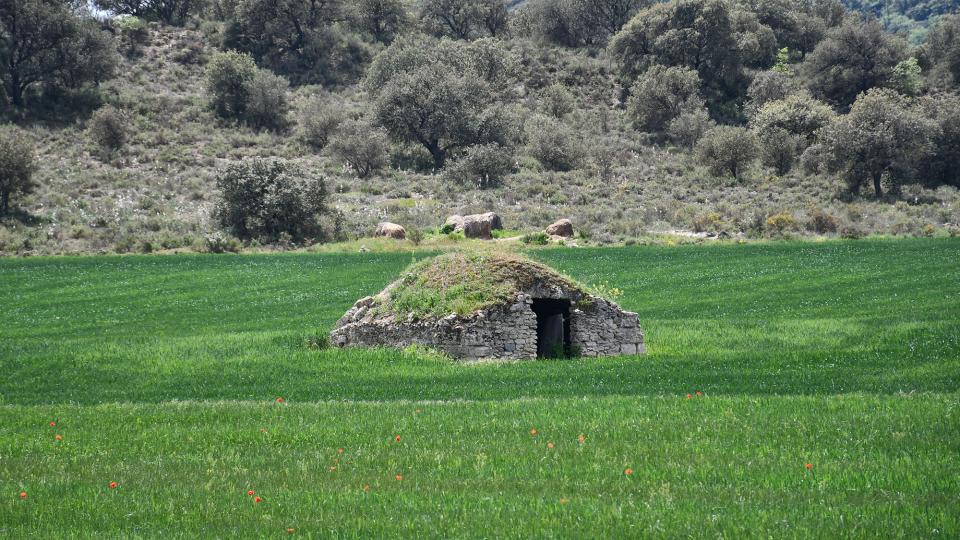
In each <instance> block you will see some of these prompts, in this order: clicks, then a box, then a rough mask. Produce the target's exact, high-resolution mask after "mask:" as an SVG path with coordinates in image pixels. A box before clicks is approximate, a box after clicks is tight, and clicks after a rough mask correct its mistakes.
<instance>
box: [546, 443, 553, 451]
mask: <svg viewBox="0 0 960 540" xmlns="http://www.w3.org/2000/svg"><path fill="white" fill-rule="evenodd" d="M547 448H549V449H551V450H553V443H552V442H548V443H547Z"/></svg>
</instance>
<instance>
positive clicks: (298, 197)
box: [215, 159, 327, 242]
mask: <svg viewBox="0 0 960 540" xmlns="http://www.w3.org/2000/svg"><path fill="white" fill-rule="evenodd" d="M217 187H218V188H219V189H220V192H221V199H220V201H219V203H218V204H217V207H216V210H215V215H216V217H217V219H218V220H219V221H220V224H221V225H223V227H225V228H226V229H227V230H228V231H229V232H231V233H232V234H234V235H235V236H237V237H238V238H241V239H253V238H259V239H263V240H265V241H271V242H273V241H277V240H279V239H280V238H281V236H283V235H284V234H287V235H289V238H291V239H293V240H301V239H322V238H323V231H322V230H321V227H320V221H319V219H320V217H321V215H322V214H324V213H326V212H327V208H326V199H327V192H326V183H325V181H324V179H323V178H318V177H310V176H307V175H306V174H304V172H303V171H302V170H300V169H299V168H297V167H296V166H294V165H292V164H290V163H287V162H285V161H282V160H269V161H268V160H262V159H252V160H244V161H242V162H240V163H236V164H233V165H230V166H228V167H227V168H226V169H224V170H223V171H222V172H221V173H220V175H219V176H218V177H217Z"/></svg>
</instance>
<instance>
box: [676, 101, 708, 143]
mask: <svg viewBox="0 0 960 540" xmlns="http://www.w3.org/2000/svg"><path fill="white" fill-rule="evenodd" d="M714 125H715V124H714V122H713V120H711V119H710V115H709V114H707V110H706V109H705V108H699V109H692V110H687V111H683V112H682V113H680V116H678V117H676V118H674V119H673V120H671V121H670V125H669V126H668V127H667V135H669V136H670V139H671V140H672V141H673V142H674V143H676V144H677V145H679V146H682V147H684V148H686V149H688V150H692V149H693V148H694V147H695V146H696V145H697V142H698V141H699V140H700V139H701V137H703V134H704V133H706V132H707V131H708V130H709V129H710V128H712V127H713V126H714Z"/></svg>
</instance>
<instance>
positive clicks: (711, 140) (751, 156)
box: [696, 126, 757, 179]
mask: <svg viewBox="0 0 960 540" xmlns="http://www.w3.org/2000/svg"><path fill="white" fill-rule="evenodd" d="M696 150H697V156H698V157H699V158H700V161H701V163H703V164H704V165H706V166H708V167H709V168H710V172H711V173H712V174H713V175H714V176H720V175H723V174H725V173H730V175H731V176H733V177H734V178H737V179H739V178H740V175H741V174H742V173H743V170H744V169H746V168H747V166H749V165H750V164H751V163H753V161H754V160H756V159H757V136H756V135H754V134H753V133H752V132H750V130H748V129H746V128H742V127H734V126H717V127H715V128H713V129H711V130H710V131H707V132H706V133H704V135H703V138H702V139H700V141H699V142H698V143H697V147H696Z"/></svg>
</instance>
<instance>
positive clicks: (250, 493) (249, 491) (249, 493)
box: [247, 489, 254, 497]
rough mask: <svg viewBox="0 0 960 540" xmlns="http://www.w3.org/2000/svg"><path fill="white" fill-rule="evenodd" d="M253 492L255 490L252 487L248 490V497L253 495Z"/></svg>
mask: <svg viewBox="0 0 960 540" xmlns="http://www.w3.org/2000/svg"><path fill="white" fill-rule="evenodd" d="M253 494H254V491H253V490H252V489H248V490H247V497H252V496H253Z"/></svg>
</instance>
